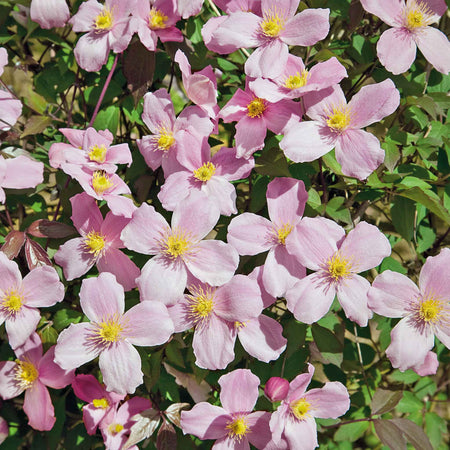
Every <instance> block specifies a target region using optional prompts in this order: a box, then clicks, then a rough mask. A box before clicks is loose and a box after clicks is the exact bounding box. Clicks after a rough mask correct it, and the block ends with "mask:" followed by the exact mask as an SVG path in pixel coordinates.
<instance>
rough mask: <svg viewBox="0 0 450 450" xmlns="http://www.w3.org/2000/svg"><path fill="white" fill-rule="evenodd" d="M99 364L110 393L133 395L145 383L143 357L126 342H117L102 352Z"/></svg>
mask: <svg viewBox="0 0 450 450" xmlns="http://www.w3.org/2000/svg"><path fill="white" fill-rule="evenodd" d="M98 364H99V367H100V371H101V372H102V375H103V381H104V383H105V385H106V389H107V390H108V391H113V392H116V393H117V394H126V393H128V394H133V393H134V391H135V390H136V388H137V387H138V386H139V385H141V384H142V382H143V374H142V371H141V357H140V356H139V353H138V351H137V350H136V349H135V348H134V347H133V346H132V345H131V344H129V343H128V342H126V341H121V342H117V343H116V344H115V345H113V346H111V347H109V348H108V349H106V350H104V351H102V352H101V353H100V358H99V363H98Z"/></svg>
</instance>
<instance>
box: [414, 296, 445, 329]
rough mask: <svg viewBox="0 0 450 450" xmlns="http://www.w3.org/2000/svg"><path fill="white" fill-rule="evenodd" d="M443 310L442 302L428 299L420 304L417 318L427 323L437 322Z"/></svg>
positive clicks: (431, 298)
mask: <svg viewBox="0 0 450 450" xmlns="http://www.w3.org/2000/svg"><path fill="white" fill-rule="evenodd" d="M443 309H444V306H443V302H441V301H440V300H438V299H435V298H434V297H430V298H428V299H426V300H425V301H423V302H422V303H421V304H420V309H419V317H420V318H421V319H422V320H423V321H425V322H427V323H434V322H437V321H438V320H439V318H440V316H441V313H442V310H443Z"/></svg>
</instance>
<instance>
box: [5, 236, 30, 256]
mask: <svg viewBox="0 0 450 450" xmlns="http://www.w3.org/2000/svg"><path fill="white" fill-rule="evenodd" d="M26 237H27V236H26V234H25V233H24V232H23V231H17V230H12V231H10V232H9V233H8V235H7V236H6V237H5V243H4V244H3V245H2V248H1V249H0V250H1V251H2V252H3V253H4V254H5V255H6V256H7V257H8V258H9V259H14V258H15V257H16V256H17V255H18V254H19V252H20V249H21V248H22V246H23V244H24V243H25V239H26Z"/></svg>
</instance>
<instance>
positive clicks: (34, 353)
mask: <svg viewBox="0 0 450 450" xmlns="http://www.w3.org/2000/svg"><path fill="white" fill-rule="evenodd" d="M14 352H15V353H16V356H17V358H19V359H21V360H25V359H27V360H29V361H30V362H32V363H33V364H34V365H35V366H38V365H39V361H40V360H41V358H42V340H41V337H40V336H39V335H38V334H37V333H32V334H31V335H30V337H29V338H28V339H27V340H26V341H25V343H24V344H23V345H22V346H20V347H17V348H16V349H15V350H14Z"/></svg>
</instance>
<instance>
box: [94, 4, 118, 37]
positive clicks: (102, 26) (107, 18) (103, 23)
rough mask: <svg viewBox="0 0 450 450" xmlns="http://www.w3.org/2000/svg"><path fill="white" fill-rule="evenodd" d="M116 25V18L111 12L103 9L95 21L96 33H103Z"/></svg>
mask: <svg viewBox="0 0 450 450" xmlns="http://www.w3.org/2000/svg"><path fill="white" fill-rule="evenodd" d="M113 23H114V16H113V13H112V11H111V10H109V9H108V8H103V11H102V12H101V13H100V14H99V15H98V16H97V17H96V18H95V20H94V29H95V32H96V33H103V32H104V31H108V30H110V29H111V27H112V26H113Z"/></svg>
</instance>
